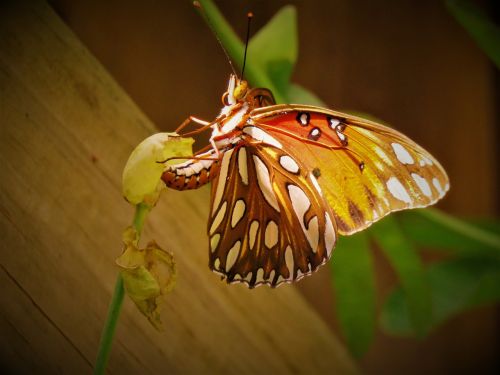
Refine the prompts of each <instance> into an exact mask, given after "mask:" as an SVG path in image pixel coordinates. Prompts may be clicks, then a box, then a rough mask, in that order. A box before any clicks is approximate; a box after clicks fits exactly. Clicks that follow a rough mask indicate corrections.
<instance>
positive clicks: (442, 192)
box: [432, 177, 444, 196]
mask: <svg viewBox="0 0 500 375" xmlns="http://www.w3.org/2000/svg"><path fill="white" fill-rule="evenodd" d="M432 184H433V185H434V187H435V188H436V190H437V191H438V192H439V195H440V196H442V195H443V194H444V191H443V188H442V187H441V183H440V182H439V180H438V179H437V178H436V177H434V178H433V179H432Z"/></svg>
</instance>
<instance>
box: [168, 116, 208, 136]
mask: <svg viewBox="0 0 500 375" xmlns="http://www.w3.org/2000/svg"><path fill="white" fill-rule="evenodd" d="M192 122H193V123H195V124H198V125H201V126H202V127H205V126H207V125H210V122H208V121H205V120H201V119H199V118H197V117H194V116H189V117H188V118H187V119H185V120H184V121H183V122H182V124H180V125H179V127H178V128H177V129H175V132H176V133H179V132H180V131H181V130H182V129H184V128H185V127H186V126H188V125H189V124H190V123H192Z"/></svg>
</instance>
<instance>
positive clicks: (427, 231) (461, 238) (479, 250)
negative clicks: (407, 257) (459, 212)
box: [398, 208, 500, 259]
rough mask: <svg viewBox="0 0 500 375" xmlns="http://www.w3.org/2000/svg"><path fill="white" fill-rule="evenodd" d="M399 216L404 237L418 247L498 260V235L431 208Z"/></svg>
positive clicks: (499, 253) (499, 247)
mask: <svg viewBox="0 0 500 375" xmlns="http://www.w3.org/2000/svg"><path fill="white" fill-rule="evenodd" d="M398 217H399V218H400V219H401V227H402V228H403V231H404V232H405V234H406V235H407V236H408V237H409V238H411V240H412V241H415V243H416V244H417V245H419V246H425V247H431V248H433V249H446V250H449V251H451V252H454V253H457V254H460V255H469V256H486V257H489V258H496V259H500V236H498V234H497V233H498V232H493V231H489V230H487V229H483V227H484V226H483V227H480V226H479V225H473V224H470V223H467V222H466V221H463V220H460V219H457V218H454V217H452V216H450V215H447V214H445V213H443V212H441V211H439V210H437V209H432V208H426V209H425V210H413V211H412V212H404V213H400V214H399V215H398ZM490 226H491V224H490Z"/></svg>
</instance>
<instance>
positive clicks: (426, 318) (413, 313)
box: [370, 216, 432, 337]
mask: <svg viewBox="0 0 500 375" xmlns="http://www.w3.org/2000/svg"><path fill="white" fill-rule="evenodd" d="M370 233H371V234H372V235H373V237H374V238H375V241H376V242H377V244H378V245H379V246H380V248H381V249H382V251H383V252H384V254H385V255H386V257H387V258H388V260H389V262H390V263H391V265H392V267H393V268H394V270H395V271H396V273H397V275H398V277H399V280H400V281H401V285H402V287H403V292H404V298H405V300H406V302H407V304H408V307H409V316H410V319H411V323H412V327H413V330H414V332H415V333H416V334H417V336H419V337H422V336H424V335H425V334H426V333H427V332H428V330H429V327H430V323H431V320H432V309H431V296H430V292H429V287H428V284H427V279H426V277H425V274H424V270H423V266H422V262H421V260H420V258H419V256H418V254H417V250H416V249H415V248H414V247H413V245H412V243H411V242H410V241H409V239H407V238H406V237H405V235H404V233H403V232H402V231H401V229H400V226H399V225H398V223H397V221H396V219H395V218H394V217H393V216H388V217H386V218H384V219H383V220H381V221H379V222H378V223H377V224H375V225H374V226H373V227H372V228H371V229H370Z"/></svg>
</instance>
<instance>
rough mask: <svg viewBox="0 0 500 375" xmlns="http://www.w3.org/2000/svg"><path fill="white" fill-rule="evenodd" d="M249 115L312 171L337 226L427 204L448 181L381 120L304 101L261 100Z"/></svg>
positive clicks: (350, 229) (359, 225)
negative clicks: (265, 104)
mask: <svg viewBox="0 0 500 375" xmlns="http://www.w3.org/2000/svg"><path fill="white" fill-rule="evenodd" d="M250 118H251V120H250V122H251V123H252V124H253V125H254V126H255V127H258V128H259V129H262V131H265V132H266V133H267V134H268V135H269V136H271V137H272V138H273V139H275V140H277V141H278V142H279V143H280V144H281V145H282V147H283V149H285V150H287V152H288V153H289V155H290V156H291V157H292V158H294V159H295V160H300V162H301V163H302V164H303V165H304V166H305V168H307V169H308V170H310V171H315V174H316V177H317V181H318V183H319V185H320V186H321V190H322V192H323V196H324V198H325V199H326V200H327V202H328V205H329V206H330V207H331V209H332V211H333V215H334V219H335V222H336V225H337V229H338V232H339V233H340V234H343V235H348V234H352V233H355V232H357V231H360V230H362V229H364V228H366V227H368V226H369V225H371V224H372V223H373V222H375V221H377V220H379V219H380V218H382V217H383V216H385V215H387V214H388V213H390V212H392V211H398V210H402V209H407V208H417V207H425V206H428V205H431V204H433V203H435V202H436V201H437V200H439V199H440V198H442V197H443V196H444V195H445V193H446V192H447V191H448V189H449V181H448V177H447V175H446V172H445V171H444V169H443V167H442V166H441V165H440V164H439V162H438V161H437V160H436V159H435V158H434V157H432V155H430V154H429V153H428V152H427V151H425V150H424V149H423V148H422V147H420V146H419V145H417V144H416V143H415V142H413V141H412V140H410V139H409V138H407V137H406V136H404V135H402V134H401V133H399V132H397V131H395V130H393V129H391V128H389V127H387V126H384V125H381V124H377V123H374V122H371V121H368V120H365V119H361V118H357V117H355V116H351V115H348V114H345V113H340V112H335V111H330V110H326V109H321V108H318V107H312V106H304V105H276V106H271V107H264V108H259V109H256V110H254V111H253V112H252V113H251V116H250Z"/></svg>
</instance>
